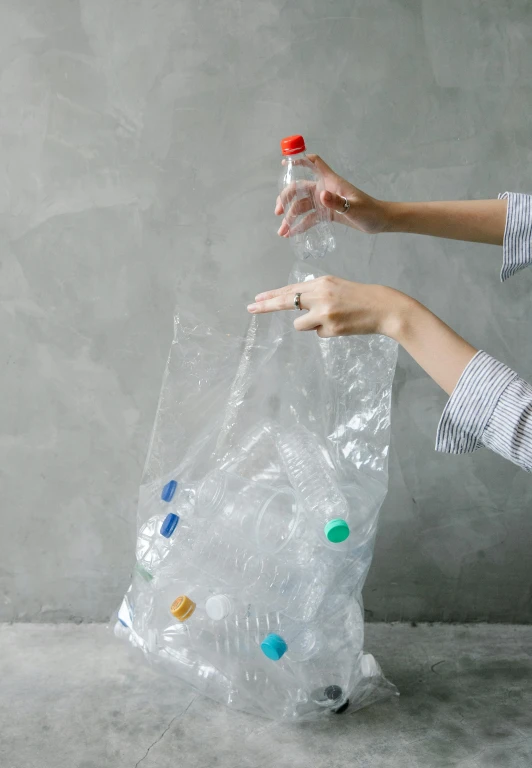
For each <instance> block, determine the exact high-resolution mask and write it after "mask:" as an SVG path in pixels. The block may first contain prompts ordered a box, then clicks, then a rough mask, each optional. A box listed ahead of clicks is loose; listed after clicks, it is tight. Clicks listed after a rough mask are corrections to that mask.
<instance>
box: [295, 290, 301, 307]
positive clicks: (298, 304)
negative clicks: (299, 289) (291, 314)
mask: <svg viewBox="0 0 532 768" xmlns="http://www.w3.org/2000/svg"><path fill="white" fill-rule="evenodd" d="M294 309H303V307H302V306H301V294H300V293H296V295H295V296H294Z"/></svg>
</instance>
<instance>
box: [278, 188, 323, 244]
mask: <svg viewBox="0 0 532 768" xmlns="http://www.w3.org/2000/svg"><path fill="white" fill-rule="evenodd" d="M314 208H315V204H314V200H313V198H312V197H310V196H307V197H304V198H300V199H297V200H295V201H294V202H293V203H292V205H291V206H290V207H289V208H288V210H287V209H286V208H285V217H284V219H283V222H282V224H281V226H280V227H279V231H278V233H277V234H279V235H284V234H287V233H288V230H291V229H292V226H293V223H294V221H295V220H296V219H297V217H298V216H302V215H303V214H304V213H308V212H309V211H313V210H314Z"/></svg>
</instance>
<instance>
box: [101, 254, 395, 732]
mask: <svg viewBox="0 0 532 768" xmlns="http://www.w3.org/2000/svg"><path fill="white" fill-rule="evenodd" d="M319 276H320V273H319V271H316V269H314V268H313V267H312V266H311V265H310V264H309V263H308V262H297V263H296V265H295V266H294V268H293V271H292V274H291V275H290V278H289V279H290V281H291V282H293V283H296V282H301V281H304V280H308V279H312V278H314V277H319ZM244 312H245V310H244V309H243V308H241V311H240V316H238V313H234V312H232V311H230V310H229V309H228V308H227V306H226V307H225V308H220V309H219V310H218V311H217V310H216V308H214V309H213V300H212V297H211V301H210V302H209V303H208V306H206V307H205V308H203V307H201V312H195V311H194V310H193V311H190V310H186V309H183V310H181V309H180V311H179V313H178V314H177V315H176V317H175V325H174V330H175V333H174V341H173V345H172V349H171V352H170V355H169V358H168V364H167V368H166V372H165V376H164V381H163V386H162V390H161V396H160V400H159V406H158V409H157V415H156V419H155V425H154V429H153V434H152V440H151V443H150V448H149V452H148V457H147V461H146V467H145V472H144V477H143V481H142V484H141V487H140V494H139V507H138V543H137V553H136V555H137V564H136V566H135V569H134V572H133V578H132V584H131V586H130V588H129V590H128V593H127V594H126V597H125V598H124V601H123V603H122V606H121V608H120V610H119V612H118V617H117V619H118V620H117V622H116V626H115V633H116V634H117V635H119V636H121V637H124V638H126V639H127V640H128V642H129V643H130V644H131V645H133V646H134V647H136V648H138V649H139V650H140V651H141V652H142V653H143V655H144V656H145V657H146V659H147V660H148V661H149V662H151V663H153V664H155V665H158V666H161V667H162V668H164V670H165V671H166V672H171V673H173V674H175V675H177V676H178V677H179V678H181V679H182V680H184V681H185V682H187V683H189V684H190V685H192V686H193V687H194V688H195V689H196V690H198V691H199V692H201V693H203V694H205V695H207V696H210V697H212V698H213V699H215V700H217V701H220V702H223V703H224V704H226V705H228V706H230V707H234V708H236V709H239V710H243V711H246V712H249V713H253V714H257V715H261V716H264V717H268V718H273V719H276V720H289V721H296V720H302V719H312V718H316V717H321V716H323V715H324V714H326V713H330V712H338V711H344V710H345V709H346V708H347V707H348V706H349V707H350V708H352V709H358V708H360V707H361V706H364V705H366V704H367V703H370V702H372V701H374V700H376V699H378V698H380V697H382V696H386V695H390V694H391V693H395V692H396V691H395V688H394V686H393V685H391V684H390V683H388V682H387V681H386V680H385V679H384V677H383V676H382V673H381V670H380V667H379V665H378V663H377V662H376V661H375V659H374V658H373V656H371V655H370V654H365V653H364V651H363V644H364V622H363V606H362V598H361V591H362V587H363V584H364V581H365V578H366V575H367V572H368V568H369V566H370V563H371V558H372V554H373V546H374V537H375V532H376V526H377V519H378V514H379V510H380V507H381V504H382V502H383V500H384V497H385V495H386V492H387V483H388V474H387V457H388V447H389V427H390V396H391V386H392V380H393V375H394V370H395V363H396V356H397V348H396V345H395V343H394V342H392V341H390V340H389V339H387V338H385V337H382V336H365V337H342V338H334V339H320V338H319V337H318V336H317V334H315V333H297V332H296V331H295V330H294V328H293V314H292V313H287V312H284V313H278V314H273V315H268V316H261V317H259V316H254V317H252V319H251V321H250V322H249V325H248V327H247V330H246V331H245V332H244V333H242V332H241V331H240V330H239V323H241V320H242V315H243V314H244Z"/></svg>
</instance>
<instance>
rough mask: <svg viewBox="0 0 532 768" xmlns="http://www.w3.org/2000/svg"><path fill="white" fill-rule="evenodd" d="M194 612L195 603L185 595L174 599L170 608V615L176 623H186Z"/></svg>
mask: <svg viewBox="0 0 532 768" xmlns="http://www.w3.org/2000/svg"><path fill="white" fill-rule="evenodd" d="M195 610H196V603H195V602H194V601H193V600H191V599H190V597H187V596H186V595H180V596H179V597H176V599H175V600H174V602H173V603H172V605H171V606H170V613H171V614H172V615H173V616H175V617H176V619H178V621H186V620H187V619H189V618H190V617H191V616H192V614H193V613H194V611H195Z"/></svg>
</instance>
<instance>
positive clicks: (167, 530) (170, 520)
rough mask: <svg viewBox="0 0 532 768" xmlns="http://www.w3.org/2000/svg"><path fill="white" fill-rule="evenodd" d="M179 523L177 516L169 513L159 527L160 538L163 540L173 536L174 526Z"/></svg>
mask: <svg viewBox="0 0 532 768" xmlns="http://www.w3.org/2000/svg"><path fill="white" fill-rule="evenodd" d="M178 522H179V515H174V513H173V512H170V513H169V514H168V515H166V517H165V518H164V520H163V523H162V525H161V530H160V534H161V536H164V538H165V539H169V538H170V536H171V535H172V534H173V532H174V531H175V529H176V525H177V524H178Z"/></svg>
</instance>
